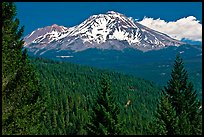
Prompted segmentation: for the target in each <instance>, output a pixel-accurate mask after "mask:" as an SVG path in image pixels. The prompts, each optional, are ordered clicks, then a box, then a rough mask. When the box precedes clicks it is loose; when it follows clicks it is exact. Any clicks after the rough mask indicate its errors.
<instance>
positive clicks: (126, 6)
mask: <svg viewBox="0 0 204 137" xmlns="http://www.w3.org/2000/svg"><path fill="white" fill-rule="evenodd" d="M16 6H17V18H19V19H20V24H21V25H24V26H25V31H24V35H27V34H29V33H31V32H32V31H33V30H35V29H37V28H41V27H45V26H50V25H52V24H58V25H63V26H65V27H72V26H75V25H78V24H80V23H81V22H83V21H84V20H85V19H87V18H88V17H89V16H91V15H93V14H100V13H106V12H107V11H112V10H113V11H117V12H119V13H122V14H125V15H126V16H127V17H133V18H134V19H139V20H142V19H143V18H144V17H145V16H146V17H151V18H154V19H157V18H160V19H162V20H165V21H175V20H178V19H180V18H183V17H187V16H194V17H196V19H197V20H199V21H200V22H202V3H201V2H16Z"/></svg>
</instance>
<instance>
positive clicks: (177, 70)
mask: <svg viewBox="0 0 204 137" xmlns="http://www.w3.org/2000/svg"><path fill="white" fill-rule="evenodd" d="M163 93H164V96H165V98H167V99H168V102H169V103H168V104H169V105H166V107H165V108H169V110H168V111H169V113H166V109H165V108H162V107H161V106H165V104H166V103H165V102H164V101H163V98H162V99H161V100H162V101H161V103H160V107H159V108H158V109H157V113H158V116H156V117H157V119H160V120H161V121H163V125H164V126H163V127H164V132H162V134H169V135H176V134H180V135H197V134H198V135H199V134H202V109H200V106H201V103H200V101H199V100H198V98H197V94H196V91H195V90H194V89H193V84H192V83H191V82H189V80H188V74H187V71H186V70H185V68H184V64H183V61H182V58H181V57H180V55H179V54H178V55H177V56H176V60H175V63H174V68H173V70H172V73H171V79H170V80H169V81H168V83H167V86H165V87H164V90H163ZM170 106H172V107H170ZM164 113H165V114H166V115H164ZM162 115H163V116H162ZM166 120H168V121H166ZM169 120H170V121H169ZM156 123H157V126H156V127H159V126H161V123H158V122H156ZM169 124H173V125H170V126H169ZM172 128H174V129H172ZM155 134H160V132H159V131H158V130H157V131H156V133H155Z"/></svg>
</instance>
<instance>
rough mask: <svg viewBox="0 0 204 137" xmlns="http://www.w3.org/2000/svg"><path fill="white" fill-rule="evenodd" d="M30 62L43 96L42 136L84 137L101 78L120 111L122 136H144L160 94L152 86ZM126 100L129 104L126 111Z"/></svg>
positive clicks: (86, 70) (85, 69) (112, 75)
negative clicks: (38, 80)
mask: <svg viewBox="0 0 204 137" xmlns="http://www.w3.org/2000/svg"><path fill="white" fill-rule="evenodd" d="M31 62H32V63H33V64H34V65H35V68H36V70H37V71H38V73H39V75H40V82H41V83H42V85H43V88H41V90H42V91H43V95H44V96H46V101H45V103H46V116H45V117H46V120H45V121H46V122H45V123H46V126H45V128H46V129H45V131H44V133H47V134H66V135H71V134H80V135H84V134H87V131H86V130H84V127H85V124H86V123H89V122H90V119H89V116H90V115H91V114H92V106H94V105H95V98H97V96H96V95H98V94H97V91H101V89H102V87H101V85H100V84H99V80H100V79H102V75H104V74H105V75H107V77H108V78H109V79H110V80H111V81H112V83H111V91H112V96H114V98H115V99H114V100H115V102H117V104H118V106H119V109H120V114H119V119H120V120H122V121H123V125H124V128H123V129H124V131H126V132H125V133H124V134H146V131H145V130H146V129H145V128H146V127H147V121H149V120H150V119H151V118H152V114H153V111H154V109H155V108H156V104H157V98H158V96H159V93H160V89H159V88H158V87H156V86H154V85H153V84H152V83H150V82H148V81H145V80H143V79H139V78H136V77H134V76H130V75H124V74H121V73H116V72H111V71H108V70H101V69H95V68H92V67H88V66H80V65H75V64H71V63H64V62H55V61H52V60H46V59H33V58H32V59H31ZM128 100H131V103H130V104H129V105H128V106H127V107H126V106H125V105H126V103H127V102H128ZM54 111H55V115H56V118H57V117H58V118H57V119H58V120H57V127H54V125H52V122H53V120H54V119H53V114H52V113H54ZM49 121H50V122H49ZM49 123H50V124H49ZM101 126H102V125H101ZM56 128H57V129H56ZM47 131H48V132H47ZM55 131H56V132H55Z"/></svg>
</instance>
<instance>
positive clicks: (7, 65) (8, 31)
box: [1, 2, 44, 134]
mask: <svg viewBox="0 0 204 137" xmlns="http://www.w3.org/2000/svg"><path fill="white" fill-rule="evenodd" d="M15 16H16V7H15V5H14V3H12V2H3V3H2V18H1V20H2V133H3V134H39V132H40V129H41V126H42V125H41V124H40V121H41V120H42V119H41V112H42V111H43V109H44V107H43V106H42V105H41V103H40V100H41V96H40V93H39V88H40V85H39V80H38V78H37V77H38V76H37V74H36V73H35V71H34V68H33V66H32V65H31V64H30V63H29V60H28V57H27V54H26V50H24V51H23V49H22V48H23V43H24V41H23V39H21V37H22V34H23V27H21V28H19V20H18V19H17V18H15Z"/></svg>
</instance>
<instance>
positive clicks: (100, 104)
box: [86, 77, 122, 135]
mask: <svg viewBox="0 0 204 137" xmlns="http://www.w3.org/2000/svg"><path fill="white" fill-rule="evenodd" d="M119 113H120V110H119V106H118V105H117V104H116V102H115V98H114V97H113V95H112V91H111V88H110V81H109V80H108V79H107V78H105V77H103V78H102V80H101V90H99V91H98V96H97V100H96V104H95V105H94V106H93V114H92V116H91V119H90V123H88V124H87V125H86V129H87V133H88V135H119V134H122V126H121V122H120V120H119Z"/></svg>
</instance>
